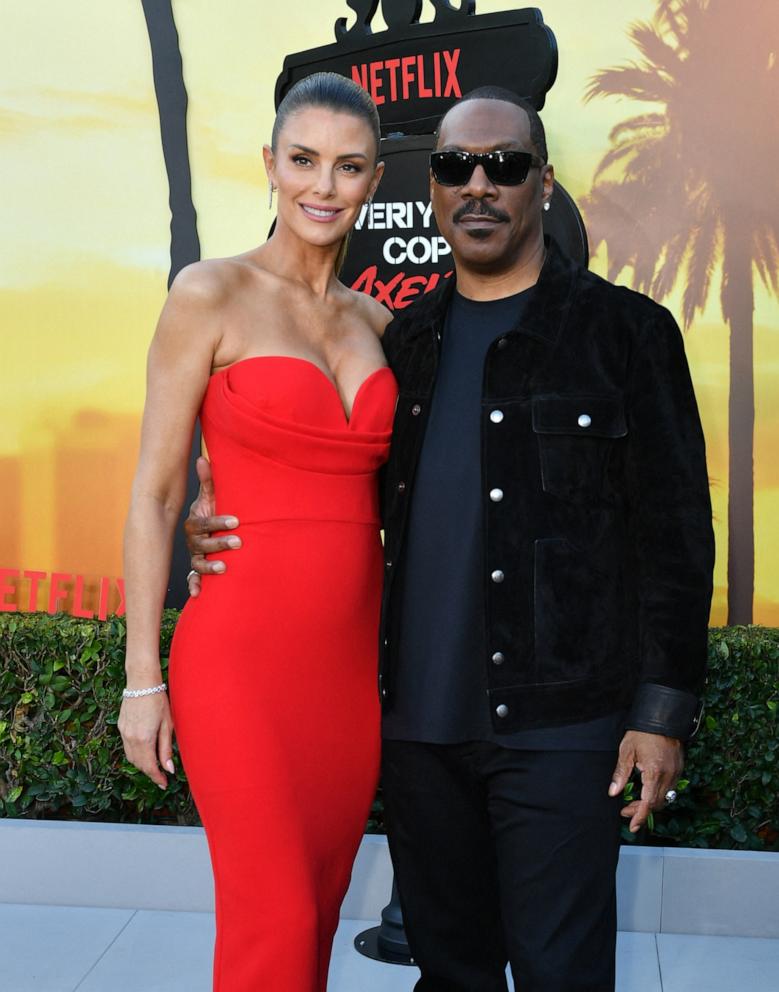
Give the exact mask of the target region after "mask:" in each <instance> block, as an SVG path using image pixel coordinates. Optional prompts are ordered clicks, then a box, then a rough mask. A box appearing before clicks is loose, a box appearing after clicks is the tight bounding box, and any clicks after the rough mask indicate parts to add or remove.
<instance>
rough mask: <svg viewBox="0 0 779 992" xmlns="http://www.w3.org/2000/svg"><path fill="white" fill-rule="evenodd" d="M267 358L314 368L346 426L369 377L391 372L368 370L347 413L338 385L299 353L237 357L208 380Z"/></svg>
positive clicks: (385, 368) (380, 369)
mask: <svg viewBox="0 0 779 992" xmlns="http://www.w3.org/2000/svg"><path fill="white" fill-rule="evenodd" d="M268 359H272V360H275V361H290V362H302V364H303V365H308V366H310V367H311V368H312V369H314V371H315V372H318V373H319V375H320V376H321V377H322V378H323V379H324V380H325V382H326V383H328V385H329V386H330V388H331V389H332V391H333V395H334V396H335V398H336V400H337V401H338V405H339V406H340V408H341V413H342V414H343V418H344V421H345V422H346V426H347V427H349V426H350V425H351V423H352V420H353V419H354V409H355V407H356V406H357V400H358V399H359V398H360V393H361V392H362V391H363V389H364V388H365V386H366V385H367V384H368V383H369V382H370V380H371V379H373V378H374V377H375V376H377V375H378V374H379V372H391V369H390V367H389V365H380V366H379V367H378V368H377V369H374V370H373V372H369V373H368V375H367V376H366V377H365V378H364V379H363V381H362V382H361V383H360V385H359V386H358V388H357V392H356V393H355V394H354V399H353V400H352V403H351V411H350V413H348V414H347V412H346V407H345V406H344V404H343V400H342V399H341V394H340V392H339V391H338V386H337V385H336V383H335V382H334V380H333V379H331V378H330V376H329V375H328V374H327V373H326V372H325V371H324V369H321V368H320V367H319V366H318V365H317V364H316V362H312V361H311V359H310V358H301V357H300V356H299V355H249V356H248V358H239V359H238V361H237V362H233V363H232V364H231V365H226V366H225V367H224V368H221V369H217V371H216V372H212V373H211V375H210V376H209V380H210V379H214V378H215V377H216V376H218V375H223V374H224V373H225V372H229V371H230V369H234V368H235V367H236V365H243V364H244V363H245V362H256V361H260V360H265V361H267V360H268Z"/></svg>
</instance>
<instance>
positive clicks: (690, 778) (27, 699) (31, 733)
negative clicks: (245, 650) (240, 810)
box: [0, 611, 779, 850]
mask: <svg viewBox="0 0 779 992" xmlns="http://www.w3.org/2000/svg"><path fill="white" fill-rule="evenodd" d="M176 617H177V614H176V613H175V611H168V612H166V613H165V616H164V618H163V624H162V653H163V656H166V655H167V652H168V648H169V645H170V639H171V636H172V634H173V628H174V626H175V623H176ZM124 640H125V626H124V622H123V621H122V620H118V619H115V618H113V619H110V620H108V621H105V622H103V623H101V622H98V621H89V620H79V619H77V618H74V617H69V616H63V615H59V616H48V615H47V614H13V613H5V614H0V815H4V816H11V817H30V818H47V819H82V820H110V821H115V822H116V821H118V822H138V823H181V824H197V823H198V819H197V812H196V810H195V808H194V805H193V803H192V799H191V797H190V795H189V791H188V789H187V783H186V779H185V777H184V775H183V773H182V772H181V770H180V768H181V763H180V761H179V762H177V768H179V771H178V773H177V774H176V776H175V777H173V778H172V779H171V780H170V785H169V788H168V789H167V791H166V792H162V791H161V790H160V789H158V788H157V786H156V785H154V784H153V783H152V782H150V781H149V780H148V779H147V778H146V777H145V776H144V775H142V774H141V773H139V772H137V771H136V770H135V769H134V768H133V767H132V766H131V765H129V764H128V763H127V762H126V761H125V760H124V757H123V753H122V745H121V741H120V739H119V735H118V733H117V731H116V720H117V716H118V710H119V697H120V690H121V687H122V686H123V685H124V670H123V665H124ZM709 660H710V671H709V679H708V685H707V690H706V713H705V718H704V724H705V725H704V727H703V729H702V730H701V733H700V735H699V737H698V738H697V739H696V740H694V741H693V742H692V743H691V744H690V747H689V750H688V755H687V766H686V769H685V776H686V777H685V779H684V780H683V782H682V783H681V786H680V789H679V792H680V795H679V799H678V800H677V802H676V803H675V804H674V806H673V808H672V809H668V810H663V811H661V812H660V813H658V814H656V815H655V817H654V820H653V823H652V828H651V831H648V830H645V831H642V832H641V833H640V834H639V835H638V840H639V841H640V842H642V843H656V844H679V845H682V846H686V847H717V848H738V849H742V850H779V761H778V760H777V752H778V751H779V720H778V719H777V707H778V705H779V688H778V681H779V680H778V673H779V630H768V629H765V628H761V627H747V628H745V627H734V628H728V629H717V630H712V631H711V637H710V650H709ZM164 665H165V661H163V667H164ZM312 812H313V813H315V811H310V810H309V811H307V814H306V815H310V814H311V813H312ZM369 829H372V830H379V831H380V830H381V829H382V822H381V803H380V802H377V803H376V804H375V806H374V812H373V816H372V819H371V821H370V823H369ZM630 839H632V840H635V839H636V838H635V837H632V838H630Z"/></svg>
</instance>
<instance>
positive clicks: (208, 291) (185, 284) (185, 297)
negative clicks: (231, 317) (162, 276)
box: [170, 257, 241, 306]
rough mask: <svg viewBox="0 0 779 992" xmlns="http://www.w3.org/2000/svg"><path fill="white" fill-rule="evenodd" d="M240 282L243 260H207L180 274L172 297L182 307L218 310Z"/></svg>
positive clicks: (194, 264) (237, 258)
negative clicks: (192, 304) (184, 305)
mask: <svg viewBox="0 0 779 992" xmlns="http://www.w3.org/2000/svg"><path fill="white" fill-rule="evenodd" d="M240 279H241V260H240V257H236V258H207V259H203V260H202V261H200V262H192V263H191V264H190V265H185V266H184V268H183V269H181V270H180V271H179V273H178V274H177V276H176V278H175V279H174V280H173V283H172V284H171V287H170V296H171V297H172V298H173V299H175V300H176V301H177V302H180V303H195V304H199V305H201V306H208V305H212V306H218V305H219V304H220V303H223V302H225V301H226V300H227V299H228V298H229V296H230V295H231V293H232V292H233V291H234V290H235V288H236V285H237V283H238V282H239V281H240Z"/></svg>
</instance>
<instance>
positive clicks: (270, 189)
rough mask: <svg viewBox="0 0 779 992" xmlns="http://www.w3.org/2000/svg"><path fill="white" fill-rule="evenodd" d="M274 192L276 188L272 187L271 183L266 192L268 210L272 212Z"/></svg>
mask: <svg viewBox="0 0 779 992" xmlns="http://www.w3.org/2000/svg"><path fill="white" fill-rule="evenodd" d="M275 192H276V187H275V186H274V185H273V183H271V184H270V188H269V190H268V210H273V194H274V193H275Z"/></svg>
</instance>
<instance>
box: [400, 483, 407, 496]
mask: <svg viewBox="0 0 779 992" xmlns="http://www.w3.org/2000/svg"><path fill="white" fill-rule="evenodd" d="M405 491H406V483H405V482H399V483H398V492H399V493H404V492H405Z"/></svg>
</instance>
